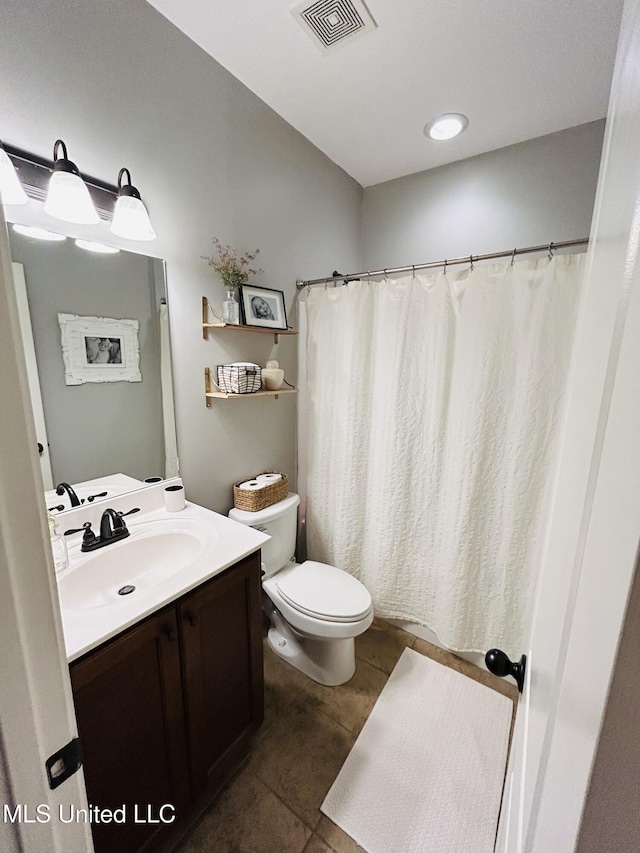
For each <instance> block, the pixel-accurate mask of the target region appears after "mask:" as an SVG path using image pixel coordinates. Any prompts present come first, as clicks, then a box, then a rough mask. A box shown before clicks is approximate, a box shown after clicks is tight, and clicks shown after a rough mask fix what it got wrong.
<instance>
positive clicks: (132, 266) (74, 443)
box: [9, 225, 178, 491]
mask: <svg viewBox="0 0 640 853" xmlns="http://www.w3.org/2000/svg"><path fill="white" fill-rule="evenodd" d="M9 238H10V243H11V255H12V261H13V262H14V277H15V280H16V290H17V293H18V300H19V304H20V302H21V300H22V302H23V303H24V302H25V301H26V311H27V316H28V318H29V319H28V323H29V326H30V330H29V328H25V326H24V323H23V338H24V337H29V331H30V332H31V336H32V340H33V351H34V352H35V364H34V365H31V368H32V369H31V370H30V374H31V376H33V375H34V374H35V375H36V376H37V379H36V383H37V385H38V386H39V391H40V397H41V404H42V412H43V414H44V424H43V426H42V427H40V430H41V431H42V432H43V433H44V434H45V435H46V438H43V437H42V436H41V435H39V436H38V441H39V442H40V443H41V444H42V445H45V444H46V445H48V446H47V447H46V448H44V447H43V455H44V456H45V457H46V456H48V464H49V465H50V478H51V479H50V480H49V482H47V474H46V464H44V463H45V462H47V460H46V459H45V460H44V462H43V480H44V483H45V489H47V488H50V487H51V486H55V485H57V484H59V483H61V482H66V483H69V484H72V485H74V484H80V483H84V482H86V481H91V480H94V479H96V478H105V477H112V475H114V474H116V473H118V474H120V475H122V477H121V481H122V484H125V485H126V483H127V482H128V479H127V478H130V485H131V487H132V488H136V485H137V484H140V485H141V484H142V481H144V480H145V479H146V478H149V477H153V476H158V477H168V476H175V475H176V474H177V473H178V470H177V457H176V450H175V421H174V415H173V397H172V385H171V358H170V351H169V327H168V313H167V311H168V308H167V304H166V299H167V294H166V283H165V273H164V263H163V262H162V261H161V260H159V259H157V258H150V257H146V256H145V255H139V254H133V253H131V252H126V251H123V250H120V251H117V252H114V253H109V254H102V253H96V252H94V251H89V250H87V249H86V248H82V247H81V246H79V245H77V244H76V241H75V240H74V239H73V238H71V237H62V235H61V239H59V240H55V241H54V240H52V241H48V240H42V239H36V238H34V237H33V236H28V235H25V234H23V233H18V231H17V230H16V227H15V226H14V225H9ZM21 290H22V296H21V294H20V291H21ZM24 311H25V305H24V304H23V305H22V312H23V314H24ZM60 314H65V315H71V316H73V317H77V318H80V317H92V318H106V319H109V320H118V321H121V320H127V321H137V332H136V339H135V341H134V343H135V346H136V347H139V375H138V377H136V380H135V381H130V378H131V377H130V376H129V378H127V375H126V374H127V373H129V371H119V366H122V363H123V361H124V356H123V355H122V354H118V351H117V350H118V346H119V345H121V344H122V345H124V343H125V342H126V343H127V345H130V344H131V340H130V339H129V331H128V330H129V327H128V326H127V340H126V341H125V338H124V335H123V334H122V333H120V332H119V331H118V328H119V327H118V326H114V329H115V331H114V332H113V333H111V332H110V331H109V325H108V324H105V325H104V327H101V326H98V329H97V330H92V329H90V330H89V331H87V332H81V340H82V342H83V344H82V347H80V348H78V346H77V345H76V351H75V356H74V357H75V358H76V361H77V362H78V364H77V366H79V375H80V376H84V377H88V379H89V381H85V380H84V379H82V381H80V383H79V384H68V381H67V379H68V377H67V378H65V367H66V368H67V373H68V363H66V361H65V359H64V357H63V346H62V343H63V341H62V337H63V336H62V333H61V324H60V319H59V315H60ZM72 326H73V324H72ZM83 335H84V336H83ZM76 344H77V341H76ZM27 350H28V346H26V348H25V351H27ZM27 361H28V362H29V355H28V353H27ZM92 369H95V370H96V371H97V373H96V374H93V375H92V374H91V370H92ZM110 369H113V370H114V371H115V372H121V373H122V374H123V375H124V378H122V379H118V381H91V379H92V378H93V377H95V376H97V375H100V374H102V376H104V375H105V372H106V374H107V376H108V371H109V370H110ZM108 378H110V377H108ZM31 384H32V385H33V381H31ZM36 391H37V389H36ZM33 400H34V390H33V389H32V401H33ZM37 406H38V403H37V401H34V414H35V417H36V430H37V431H38V429H39V428H38V415H37V412H36V409H37ZM122 490H123V488H120V489H119V491H122Z"/></svg>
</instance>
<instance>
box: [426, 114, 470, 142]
mask: <svg viewBox="0 0 640 853" xmlns="http://www.w3.org/2000/svg"><path fill="white" fill-rule="evenodd" d="M468 124H469V119H468V118H467V117H466V116H463V115H462V113H445V114H444V115H441V116H438V118H434V119H432V120H431V121H430V122H429V123H428V124H426V125H425V126H424V135H425V136H428V137H429V139H435V140H438V141H440V140H445V139H453V138H454V137H455V136H459V135H460V134H461V133H462V132H463V131H464V130H466V129H467V126H468Z"/></svg>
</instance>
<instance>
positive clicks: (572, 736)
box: [496, 0, 640, 853]
mask: <svg viewBox="0 0 640 853" xmlns="http://www.w3.org/2000/svg"><path fill="white" fill-rule="evenodd" d="M638 43H640V0H627V3H626V6H625V12H624V16H623V21H622V27H621V33H620V40H619V45H618V57H617V62H616V69H615V73H614V79H613V85H612V93H611V102H610V107H609V114H608V119H607V131H606V134H605V143H604V149H603V158H602V163H601V171H600V178H599V184H598V192H597V196H596V206H595V211H594V220H593V226H592V235H591V242H590V248H589V258H588V263H587V269H586V273H585V283H584V286H585V289H584V296H583V301H582V306H581V311H580V315H579V321H578V328H577V333H576V342H575V346H574V353H573V368H572V376H571V379H570V387H569V398H568V405H567V411H566V413H565V423H564V438H563V444H562V448H561V453H560V458H559V464H558V472H557V479H556V483H555V492H554V499H553V503H552V507H551V521H550V524H549V529H548V532H547V540H546V545H545V550H544V556H543V564H542V569H541V575H540V578H539V582H538V589H537V593H536V600H535V604H534V611H533V616H532V630H531V635H530V639H529V644H528V646H529V647H528V648H527V649H523V651H526V653H527V656H528V667H529V672H528V677H527V679H526V683H525V688H524V692H523V696H522V701H521V703H520V706H519V708H518V713H517V718H516V727H515V732H514V741H513V746H512V751H511V757H510V761H509V767H508V771H507V779H506V785H505V796H504V800H503V809H502V813H501V818H500V825H499V831H498V839H497V844H496V850H498V851H500V853H522V851H526V853H548V851H553V853H570V851H572V850H574V848H575V845H576V841H577V837H578V831H579V828H580V819H581V812H582V808H583V805H584V800H585V796H586V792H587V788H588V784H589V775H590V769H591V764H592V761H593V757H594V754H595V749H596V746H597V741H598V737H599V731H600V726H601V721H602V714H603V711H604V708H605V705H606V701H607V691H608V685H609V678H610V674H611V671H612V668H613V665H614V661H615V654H616V649H617V643H618V638H619V632H620V628H621V625H622V624H623V620H624V613H625V606H626V601H627V596H628V593H629V590H630V586H631V582H632V579H633V571H634V564H635V557H636V551H637V548H638V542H639V541H640V453H639V452H638V440H637V437H638V435H639V434H640V383H639V382H638V365H639V364H640V272H639V268H640V249H639V238H638V234H639V233H640V213H639V212H638V201H637V200H638V198H640V156H639V155H638V149H637V139H638V138H640V65H638V62H637V56H635V55H634V50H633V46H634V44H635V45H637V44H638ZM635 54H637V50H636V51H635Z"/></svg>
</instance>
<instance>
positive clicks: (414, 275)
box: [412, 264, 416, 278]
mask: <svg viewBox="0 0 640 853" xmlns="http://www.w3.org/2000/svg"><path fill="white" fill-rule="evenodd" d="M412 269H413V278H415V277H416V265H415V264H413V265H412Z"/></svg>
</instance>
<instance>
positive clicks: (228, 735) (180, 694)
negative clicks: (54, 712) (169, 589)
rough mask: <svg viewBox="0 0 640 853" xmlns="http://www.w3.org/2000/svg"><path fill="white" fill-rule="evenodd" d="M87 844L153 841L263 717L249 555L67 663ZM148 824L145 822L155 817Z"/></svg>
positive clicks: (226, 768) (256, 594) (138, 845)
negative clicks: (96, 815) (92, 817)
mask: <svg viewBox="0 0 640 853" xmlns="http://www.w3.org/2000/svg"><path fill="white" fill-rule="evenodd" d="M71 682H72V686H73V694H74V701H75V707H76V716H77V721H78V730H79V734H80V740H81V743H82V748H83V752H84V772H85V779H86V784H87V793H88V798H89V803H90V804H91V805H93V806H97V807H98V808H100V809H110V810H112V811H113V810H118V809H120V810H121V811H120V814H119V815H118V813H117V811H116V812H115V814H116V815H118V816H122V814H123V812H122V810H123V809H124V816H125V817H126V821H125V822H124V823H115V822H111V823H97V822H94V823H93V824H92V831H93V838H94V845H95V849H96V853H113V851H115V850H117V851H118V853H138V851H145V852H146V851H151V850H153V849H155V848H156V847H157V846H158V844H160V843H161V842H162V841H163V840H164V838H165V836H166V835H167V834H168V832H169V831H170V830H171V828H172V827H173V825H174V824H165V823H162V822H160V821H161V816H164V817H166V818H170V817H171V815H172V810H171V809H167V808H165V810H164V812H162V813H161V811H160V810H161V807H162V806H166V805H169V806H174V807H175V814H176V818H177V819H180V817H182V816H184V815H185V814H186V813H187V812H188V810H189V807H190V805H191V804H192V803H193V802H194V801H195V800H196V799H197V798H198V797H199V796H200V795H202V794H203V793H205V792H207V791H208V790H212V789H214V788H215V787H216V786H217V785H219V784H220V782H221V781H222V780H223V779H224V778H225V777H226V776H227V774H228V773H229V772H230V770H231V769H232V767H233V765H234V763H235V761H236V760H237V758H238V756H239V755H240V754H241V752H242V750H243V748H244V747H245V746H246V744H247V742H248V740H249V738H250V737H251V734H252V733H253V732H254V731H255V729H256V728H258V726H259V725H260V724H261V723H262V719H263V716H264V682H263V670H262V614H261V606H260V557H259V552H258V553H256V554H252V555H251V556H249V557H247V558H245V559H244V560H242V561H241V562H239V563H237V564H236V565H235V566H232V567H231V568H229V569H227V570H226V571H224V572H223V573H222V574H220V575H218V576H216V577H215V578H213V579H211V580H210V581H207V582H206V583H204V584H203V585H202V586H200V587H197V588H196V589H195V590H193V591H191V592H189V593H187V594H186V595H185V596H183V597H182V598H180V599H178V600H177V601H176V602H174V603H173V604H171V605H170V606H168V607H166V608H164V609H163V610H161V611H160V612H158V613H156V614H154V615H152V616H150V617H148V618H147V619H145V620H144V621H143V622H142V623H140V624H138V625H136V626H134V627H132V628H130V629H128V630H127V631H125V632H124V633H123V634H121V635H120V636H118V637H116V638H114V639H113V640H110V641H108V642H107V643H105V644H104V645H103V646H101V647H100V648H99V649H97V650H94V651H92V652H89V653H88V654H87V655H85V656H84V657H83V658H81V659H80V660H78V661H76V662H74V663H72V664H71ZM154 821H155V822H154Z"/></svg>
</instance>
